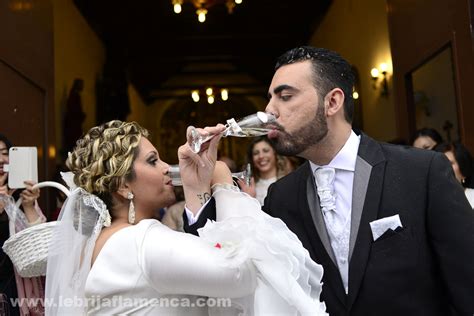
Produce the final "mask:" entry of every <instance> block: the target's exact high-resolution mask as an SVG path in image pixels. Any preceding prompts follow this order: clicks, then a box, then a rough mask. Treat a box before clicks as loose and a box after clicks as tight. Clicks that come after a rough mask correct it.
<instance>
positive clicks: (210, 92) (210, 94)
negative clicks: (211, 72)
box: [191, 87, 229, 104]
mask: <svg viewBox="0 0 474 316" xmlns="http://www.w3.org/2000/svg"><path fill="white" fill-rule="evenodd" d="M204 92H205V94H206V98H207V103H209V104H213V103H214V101H215V100H216V97H215V95H214V89H213V88H211V87H208V88H206V89H205V91H204ZM220 95H221V100H222V101H227V100H229V89H226V88H223V89H220ZM191 98H192V99H193V101H194V102H196V103H197V102H199V100H201V97H200V95H199V90H192V91H191Z"/></svg>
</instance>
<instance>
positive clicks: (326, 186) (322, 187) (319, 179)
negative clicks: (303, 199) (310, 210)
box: [314, 167, 336, 224]
mask: <svg viewBox="0 0 474 316" xmlns="http://www.w3.org/2000/svg"><path fill="white" fill-rule="evenodd" d="M314 179H315V180H316V186H317V189H318V196H319V204H320V206H321V211H322V212H323V215H324V217H326V218H327V220H328V221H329V222H331V224H333V223H334V217H335V215H336V194H335V192H334V180H335V179H336V170H335V169H334V168H329V167H320V168H318V169H316V171H315V172H314Z"/></svg>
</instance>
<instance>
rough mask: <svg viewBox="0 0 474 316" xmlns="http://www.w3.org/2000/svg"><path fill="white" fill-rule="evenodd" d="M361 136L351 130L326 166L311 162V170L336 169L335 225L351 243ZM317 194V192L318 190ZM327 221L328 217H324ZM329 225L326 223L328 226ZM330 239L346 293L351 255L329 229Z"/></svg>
mask: <svg viewBox="0 0 474 316" xmlns="http://www.w3.org/2000/svg"><path fill="white" fill-rule="evenodd" d="M359 144H360V137H359V136H357V135H356V134H355V133H354V131H351V134H350V136H349V138H348V139H347V141H346V143H345V144H344V146H343V147H342V148H341V150H340V151H339V152H338V153H337V155H336V156H335V157H334V158H333V159H332V160H331V162H330V163H329V164H327V165H326V166H319V165H316V164H314V163H312V162H310V165H311V170H312V171H313V176H314V172H315V171H316V169H318V168H319V167H331V168H334V169H335V170H336V179H335V181H334V191H335V194H336V214H335V216H334V222H333V223H332V225H333V226H335V227H336V228H337V231H342V232H343V234H344V235H343V236H340V237H342V238H338V239H339V241H340V240H344V241H345V242H346V243H347V245H346V246H347V247H348V243H349V239H350V233H351V231H350V227H351V224H350V221H351V211H352V187H353V184H354V171H355V165H356V160H357V152H358V150H359ZM316 194H317V192H316ZM323 218H324V219H325V221H326V217H323ZM327 226H328V225H326V227H327ZM328 235H329V240H330V242H331V247H332V249H333V252H334V256H335V258H336V261H337V266H338V268H339V273H340V274H341V278H342V283H343V285H344V289H345V291H346V294H347V293H348V291H349V257H348V253H347V252H346V251H341V247H339V246H338V245H337V242H338V240H336V238H334V236H331V235H332V234H331V232H330V231H329V230H328Z"/></svg>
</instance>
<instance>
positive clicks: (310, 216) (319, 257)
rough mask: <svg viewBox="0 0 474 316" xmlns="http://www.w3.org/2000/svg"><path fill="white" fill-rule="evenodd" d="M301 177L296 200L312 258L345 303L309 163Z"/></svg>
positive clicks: (328, 284) (344, 295)
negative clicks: (322, 268)
mask: <svg viewBox="0 0 474 316" xmlns="http://www.w3.org/2000/svg"><path fill="white" fill-rule="evenodd" d="M302 177H303V179H302V181H299V183H300V186H301V187H300V188H299V189H298V192H299V195H300V196H299V197H298V201H302V202H301V203H302V205H300V209H301V210H302V216H303V222H304V226H305V230H306V232H307V234H308V236H309V240H310V241H311V246H312V248H313V251H314V253H316V258H313V259H314V260H315V261H316V262H317V263H319V264H321V265H323V267H324V283H325V285H327V286H330V287H331V290H330V291H331V292H333V293H335V296H336V297H337V298H338V299H339V300H340V302H341V304H343V305H345V304H346V298H347V297H346V294H345V291H344V287H343V285H342V279H341V275H340V273H339V269H338V268H337V265H336V264H335V259H334V254H333V251H332V247H331V244H330V242H329V236H328V234H327V230H326V225H325V223H324V219H323V215H322V213H321V210H320V207H319V200H318V198H317V194H316V190H315V184H314V178H313V175H312V173H311V167H310V165H309V163H306V171H305V172H304V173H302Z"/></svg>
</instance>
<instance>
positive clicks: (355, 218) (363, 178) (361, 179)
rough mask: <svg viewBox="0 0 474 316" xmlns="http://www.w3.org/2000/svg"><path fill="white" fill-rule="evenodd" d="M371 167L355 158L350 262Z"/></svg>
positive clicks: (358, 157)
mask: <svg viewBox="0 0 474 316" xmlns="http://www.w3.org/2000/svg"><path fill="white" fill-rule="evenodd" d="M371 171H372V166H371V165H369V164H368V163H367V162H366V161H365V160H364V159H362V158H360V156H357V160H356V166H355V173H354V184H353V186H352V210H351V236H350V243H349V260H351V257H352V252H353V251H354V245H355V241H356V238H357V232H358V231H359V224H360V218H361V217H362V208H363V207H364V201H365V195H366V193H367V186H368V185H369V180H370V173H371Z"/></svg>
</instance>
